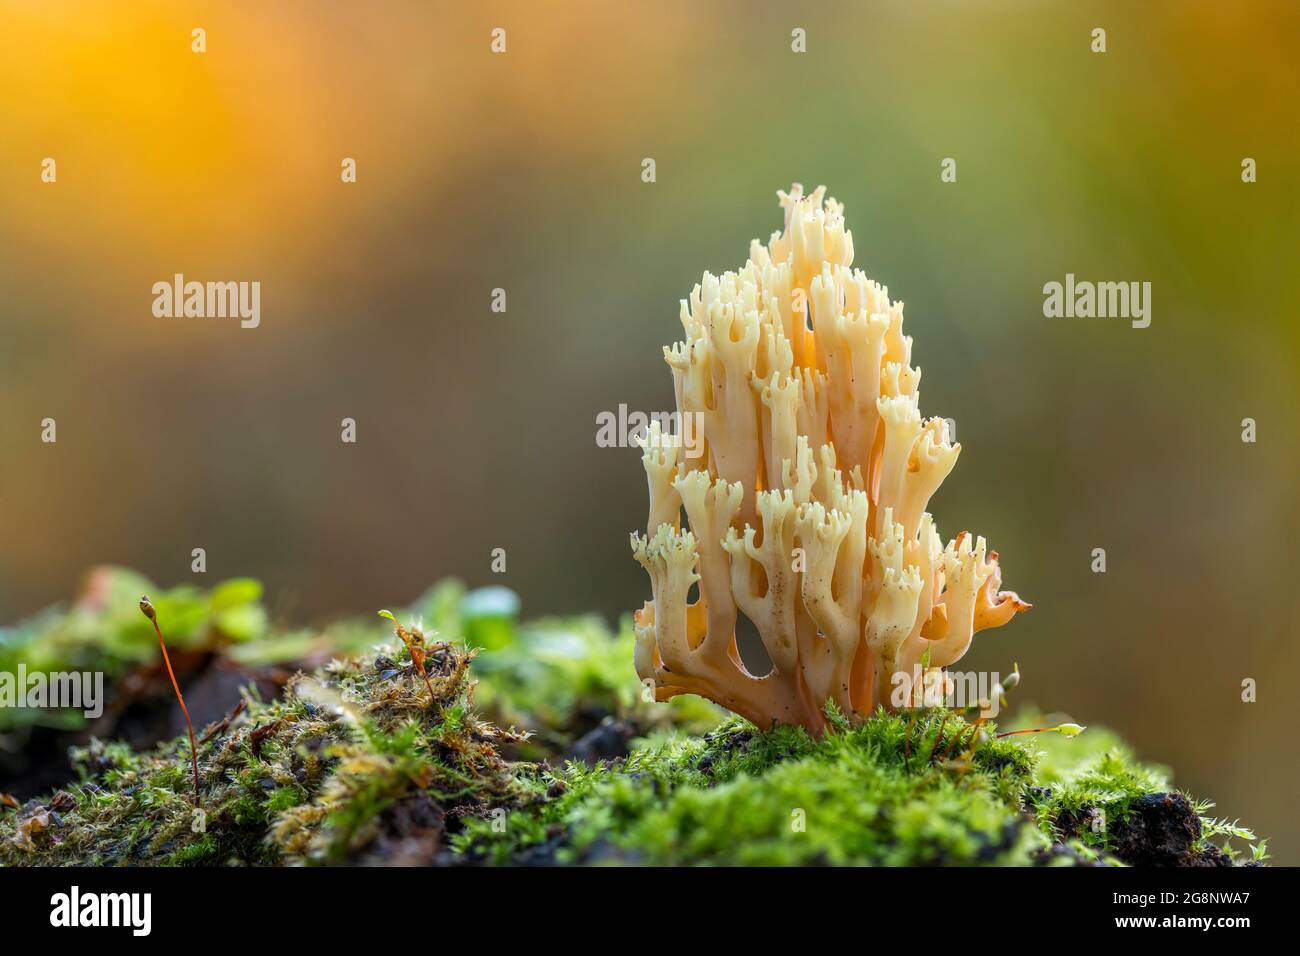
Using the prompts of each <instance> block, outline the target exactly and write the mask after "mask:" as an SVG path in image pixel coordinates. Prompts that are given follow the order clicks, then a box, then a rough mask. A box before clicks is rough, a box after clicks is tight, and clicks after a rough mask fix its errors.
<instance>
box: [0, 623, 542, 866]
mask: <svg viewBox="0 0 1300 956" xmlns="http://www.w3.org/2000/svg"><path fill="white" fill-rule="evenodd" d="M423 650H424V657H423V663H424V667H425V671H426V673H425V675H423V676H422V675H420V674H419V673H417V668H416V667H415V666H414V664H413V662H412V661H411V658H410V653H409V649H408V647H407V646H406V645H403V644H394V645H389V646H387V647H381V648H379V649H378V651H377V653H376V655H375V656H374V657H373V658H371V659H367V660H362V659H351V660H347V661H335V662H332V663H331V664H330V665H328V666H327V667H325V668H322V669H320V670H319V671H317V672H316V673H315V674H314V675H313V676H311V677H306V676H302V675H299V676H298V677H296V678H295V679H293V680H292V681H290V683H289V685H288V686H287V687H286V689H285V693H284V695H283V697H282V699H281V700H278V701H276V702H273V703H269V704H265V703H261V702H259V701H256V700H252V699H248V698H246V699H245V701H244V702H243V703H242V704H241V705H240V706H239V707H238V708H236V709H235V711H233V712H232V713H231V714H230V715H229V716H228V718H227V719H223V721H221V722H218V723H217V724H214V725H213V726H212V727H209V728H207V729H206V730H205V731H204V732H203V734H202V735H201V737H200V740H201V743H200V746H199V775H200V786H199V793H200V800H201V811H200V812H199V813H196V808H195V805H194V795H193V791H192V780H191V777H190V763H189V745H188V743H187V742H186V741H185V739H184V738H178V739H177V740H175V741H171V742H169V743H166V744H164V745H162V746H160V747H158V748H155V749H153V750H151V751H148V752H145V753H142V754H135V753H132V752H131V750H130V749H129V748H128V747H126V746H124V745H121V744H105V743H102V742H99V741H94V742H92V744H91V745H90V746H89V747H86V748H82V749H80V750H78V751H77V752H76V753H74V765H75V766H76V767H77V768H78V771H79V773H80V775H81V780H80V782H79V783H78V784H77V785H75V786H72V787H69V788H68V789H65V790H61V791H59V792H58V793H56V794H55V795H54V796H53V797H51V798H50V799H48V800H44V801H42V800H33V801H29V802H28V803H27V804H25V805H24V806H21V807H19V808H16V809H15V810H13V811H12V812H9V813H6V814H5V816H4V818H3V819H0V863H4V864H7V865H22V864H40V865H59V864H79V865H122V864H132V865H141V864H146V865H147V864H163V865H167V864H268V863H270V864H273V863H303V862H320V863H341V862H367V861H370V860H374V861H378V862H386V863H389V862H413V863H433V862H436V861H437V860H438V857H439V854H441V853H443V852H444V847H445V840H444V833H445V831H447V830H448V829H450V828H453V826H454V824H453V822H452V821H453V820H455V819H458V818H460V817H462V816H465V815H469V814H475V813H484V812H487V811H488V809H489V808H496V809H503V808H511V807H514V806H516V805H520V804H522V803H523V802H526V801H529V800H534V799H536V798H537V797H538V796H539V794H541V793H542V792H543V791H544V789H545V787H546V786H547V783H546V782H544V781H543V780H542V778H541V774H540V768H539V767H538V766H537V765H523V766H521V765H516V764H511V763H509V762H507V761H506V760H505V759H503V758H502V756H501V755H500V752H499V748H500V747H501V746H503V745H505V744H512V743H517V742H519V741H521V740H523V739H524V737H525V735H524V734H521V733H517V732H514V731H507V730H501V729H499V728H498V727H496V726H495V725H493V724H491V723H487V722H485V721H482V720H480V719H479V718H478V717H477V716H476V715H475V713H474V711H473V708H472V706H471V703H470V697H471V693H472V690H473V684H472V682H471V681H470V680H469V678H468V670H469V662H470V660H471V658H472V657H473V654H472V653H471V652H466V651H465V650H464V649H462V648H458V647H456V646H453V645H450V644H442V643H433V644H429V645H427V646H425V647H423ZM425 677H427V678H428V681H427V683H426V681H425ZM430 691H432V696H430Z"/></svg>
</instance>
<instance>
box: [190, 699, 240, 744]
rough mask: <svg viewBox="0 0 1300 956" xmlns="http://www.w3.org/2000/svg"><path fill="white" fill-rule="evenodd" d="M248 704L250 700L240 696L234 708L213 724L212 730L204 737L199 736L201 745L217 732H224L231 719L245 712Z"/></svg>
mask: <svg viewBox="0 0 1300 956" xmlns="http://www.w3.org/2000/svg"><path fill="white" fill-rule="evenodd" d="M247 705H248V701H246V700H244V699H243V698H240V701H239V703H238V704H236V705H235V708H234V710H232V711H231V712H230V713H228V714H226V716H224V717H222V718H221V720H219V721H217V723H216V724H214V725H213V727H212V729H211V730H209V731H208V732H207V733H206V734H204V735H203V736H202V737H200V738H199V746H200V747H202V746H203V745H204V744H206V743H207V742H208V741H209V740H211V739H212V738H213V737H215V736H216V735H217V734H219V733H222V732H223V731H224V730H225V729H226V728H227V727H229V726H230V723H231V721H233V720H234V719H235V718H236V717H238V716H239V715H240V714H242V713H243V712H244V708H245V707H246V706H247Z"/></svg>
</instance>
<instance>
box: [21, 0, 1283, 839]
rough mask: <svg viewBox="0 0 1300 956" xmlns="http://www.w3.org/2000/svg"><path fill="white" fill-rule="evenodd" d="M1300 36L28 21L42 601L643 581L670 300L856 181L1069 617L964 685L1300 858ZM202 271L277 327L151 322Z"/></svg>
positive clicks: (1078, 8)
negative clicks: (1091, 743) (111, 595)
mask: <svg viewBox="0 0 1300 956" xmlns="http://www.w3.org/2000/svg"><path fill="white" fill-rule="evenodd" d="M195 27H202V28H204V29H205V30H206V32H207V52H206V53H205V54H202V55H197V54H194V53H192V52H191V50H190V42H191V41H190V31H191V30H192V29H193V28H195ZM494 27H503V28H505V30H506V31H507V52H506V53H505V54H504V55H494V54H493V53H492V52H491V51H490V48H489V43H490V36H489V34H490V31H491V30H492V28H494ZM796 27H798V28H802V29H804V30H806V33H807V48H808V52H807V53H806V54H801V55H800V54H795V53H792V52H791V30H793V29H794V28H796ZM1095 27H1103V28H1105V30H1106V31H1107V52H1106V53H1105V54H1094V53H1092V52H1091V51H1090V43H1091V37H1090V33H1091V31H1092V29H1093V28H1095ZM1298 63H1300V8H1298V7H1296V6H1295V5H1294V4H1291V3H1285V2H1278V3H1251V4H1241V5H1237V4H1223V3H1220V2H1201V3H1196V2H1177V3H1175V2H1166V3H1159V2H1151V3H1144V4H1132V3H1125V2H1115V3H1072V4H1069V5H1068V6H1067V5H1065V4H1059V3H1030V2H1011V0H1007V2H1000V3H992V4H979V5H973V4H968V3H957V2H953V3H923V2H918V3H907V4H903V3H896V2H888V3H853V4H838V3H816V4H808V5H807V6H806V7H796V6H794V5H791V4H785V3H754V2H736V3H709V4H698V3H690V2H680V3H674V2H659V3H655V4H653V5H651V4H632V3H612V2H606V3H559V2H555V3H547V4H538V3H491V4H481V5H480V4H474V5H466V4H463V3H445V4H444V3H432V2H424V3H410V4H406V3H370V4H352V3H341V2H340V3H323V2H305V0H304V2H297V3H295V2H279V3H275V4H263V3H254V2H239V0H222V2H220V3H217V2H213V3H178V2H166V3H162V2H159V3H149V2H133V3H131V4H104V3H71V2H69V3H60V2H50V3H42V4H32V3H27V2H18V0H14V2H6V0H0V250H3V254H2V255H0V330H2V331H3V338H2V340H0V341H2V342H3V346H2V347H0V395H2V396H3V400H2V401H0V545H2V546H0V623H12V622H14V621H17V620H20V619H23V618H26V617H28V616H30V615H32V614H33V613H35V612H37V611H39V610H40V609H42V608H44V607H46V606H47V605H50V604H52V603H54V602H58V601H62V600H67V599H69V598H71V597H72V596H74V595H75V594H76V593H77V592H78V590H79V588H80V587H81V586H82V580H83V575H84V573H85V572H86V570H87V569H88V568H90V567H92V566H94V565H97V564H101V563H106V562H107V563H113V564H118V565H124V566H128V567H132V568H135V569H138V570H139V571H140V572H142V573H143V574H145V575H147V576H148V577H149V578H151V579H152V580H154V581H157V582H160V583H163V584H166V585H174V584H180V583H185V582H187V581H193V580H194V579H196V578H204V580H202V581H200V582H199V583H202V584H204V585H205V586H206V585H207V583H208V582H207V580H206V578H211V579H212V580H217V579H220V578H224V577H233V576H237V575H248V576H251V577H254V578H258V579H260V580H261V581H262V582H264V585H265V588H266V603H267V606H268V608H269V609H270V613H271V615H272V616H273V618H275V619H276V620H277V621H280V622H284V623H286V624H292V625H310V624H312V623H315V622H321V621H326V620H329V619H331V618H332V617H335V616H337V615H340V614H355V613H358V612H362V611H364V612H366V613H369V612H370V611H372V610H373V609H375V608H379V607H384V606H389V605H396V604H397V603H399V602H402V601H407V600H410V599H412V598H414V597H415V596H416V595H418V594H420V593H421V592H423V591H424V589H425V588H426V587H427V586H428V585H429V584H430V583H431V582H433V581H435V580H437V579H439V578H441V577H444V576H447V575H456V576H459V577H461V578H463V579H465V580H466V581H467V582H469V583H470V584H471V585H484V584H505V585H507V586H508V587H510V588H512V589H513V590H514V591H516V592H517V593H518V594H519V595H520V596H521V597H522V601H523V613H524V616H525V617H528V616H535V615H540V614H551V613H564V614H572V613H578V612H586V611H595V612H598V613H600V614H602V615H604V616H605V617H606V618H608V619H610V620H614V619H616V618H617V617H618V616H619V615H620V614H622V613H624V612H626V611H628V610H630V609H632V608H634V607H639V606H640V604H641V602H642V601H643V600H644V599H645V598H646V597H647V595H648V585H647V583H646V581H645V580H644V575H643V572H642V571H641V569H640V568H639V567H637V565H636V564H635V562H633V560H632V559H631V557H630V554H629V552H628V545H627V532H628V531H629V530H630V529H632V528H635V527H638V526H640V525H641V524H643V522H644V511H645V489H644V477H643V473H642V471H641V466H640V462H639V460H638V456H637V454H636V453H635V452H634V451H631V450H626V449H603V448H598V447H597V446H596V444H595V432H596V416H597V414H599V413H600V412H602V411H616V410H617V409H618V406H619V405H620V403H625V404H626V405H627V406H628V407H629V408H631V409H640V410H645V411H652V410H659V409H667V408H669V407H670V406H671V403H672V388H671V379H670V376H669V373H668V370H667V368H666V367H665V366H664V364H663V361H662V357H661V352H660V349H661V346H663V345H665V344H667V343H669V342H671V341H673V340H675V339H676V338H677V337H678V336H679V334H680V326H679V323H678V319H677V308H678V306H677V302H678V299H679V298H681V297H684V296H685V295H687V294H688V293H689V292H690V290H691V287H692V286H693V284H694V283H695V282H697V281H699V278H700V274H701V273H702V272H703V271H704V270H705V269H708V270H710V271H713V272H715V273H719V272H722V271H724V270H727V269H733V268H736V267H738V266H740V265H741V264H743V262H744V260H745V257H746V253H747V249H748V242H749V240H750V239H751V238H753V237H760V238H762V239H764V240H765V239H766V238H767V236H768V235H769V233H770V232H771V231H772V230H773V229H776V228H779V225H780V212H779V210H778V208H777V205H776V196H775V190H776V189H778V188H788V187H789V185H790V183H791V182H792V181H795V180H797V181H800V182H802V183H804V184H805V186H807V187H808V188H812V187H813V186H816V185H818V184H820V183H825V184H826V185H827V186H828V187H829V190H830V193H831V194H832V195H834V196H836V197H837V198H839V199H840V200H842V201H843V202H845V204H846V206H847V215H848V224H849V226H850V228H851V229H852V231H853V235H854V244H855V248H856V262H855V264H856V265H859V266H861V267H862V268H863V269H865V270H866V271H867V273H868V274H869V275H871V276H872V277H874V278H876V279H878V280H879V281H881V282H882V283H884V284H886V285H888V286H889V288H890V290H891V292H892V294H893V296H894V297H895V298H901V299H902V300H904V301H905V302H906V303H907V315H908V324H907V330H908V331H909V332H910V334H911V335H912V336H913V337H914V338H915V347H914V352H913V355H914V361H915V362H916V363H917V364H919V365H920V366H921V367H922V369H923V370H924V378H923V381H922V410H923V412H924V413H926V414H938V415H943V416H949V417H952V418H953V419H955V421H956V425H957V437H958V439H959V440H960V441H961V443H962V445H963V449H964V451H963V454H962V458H961V462H960V464H959V465H958V468H957V470H956V472H955V473H954V474H953V476H952V477H951V478H950V479H949V480H948V482H947V484H945V486H944V487H943V488H942V489H941V491H940V492H939V494H938V495H937V496H936V498H935V499H934V501H933V502H932V505H931V510H932V511H933V512H934V513H935V515H936V517H937V519H938V522H939V527H940V529H941V531H943V533H944V535H945V537H948V536H950V535H952V534H953V533H955V532H956V531H958V530H960V529H962V528H970V529H972V530H974V531H976V532H978V533H981V534H984V535H986V536H987V537H988V539H989V541H990V545H991V547H994V548H996V549H997V550H998V551H999V552H1001V555H1002V567H1003V570H1004V576H1005V579H1006V584H1007V586H1008V587H1011V588H1014V589H1015V590H1017V591H1019V592H1020V594H1021V595H1023V596H1024V597H1026V598H1027V599H1028V600H1031V601H1033V602H1034V604H1035V609H1034V611H1033V613H1032V614H1030V615H1028V616H1026V617H1022V618H1020V619H1019V620H1017V621H1016V622H1015V624H1014V625H1012V626H1010V627H1008V628H1005V629H1003V630H1000V631H996V632H990V633H988V634H985V635H984V636H983V637H982V638H980V639H979V640H977V641H976V644H975V648H974V650H973V651H972V653H971V655H970V656H969V657H968V658H967V659H966V663H965V664H964V665H963V667H966V666H969V667H970V668H972V669H975V668H978V669H990V670H999V671H1002V672H1004V673H1005V672H1006V671H1009V670H1010V667H1011V663H1012V662H1013V661H1019V662H1020V666H1021V668H1022V670H1023V671H1024V672H1025V680H1024V682H1023V683H1022V692H1021V694H1022V699H1030V700H1033V701H1034V702H1036V703H1037V704H1038V705H1039V706H1041V707H1042V708H1044V709H1045V710H1047V711H1060V712H1064V713H1068V714H1069V715H1071V716H1072V717H1073V718H1074V719H1076V720H1078V721H1079V722H1081V723H1086V724H1090V723H1097V724H1106V725H1109V726H1112V727H1114V728H1115V729H1116V730H1118V731H1119V732H1120V733H1121V734H1123V735H1124V736H1125V737H1127V738H1128V739H1129V740H1130V741H1131V742H1132V743H1133V744H1134V746H1135V748H1136V750H1137V752H1138V753H1139V755H1141V756H1142V757H1144V758H1146V759H1149V760H1154V761H1157V762H1162V763H1165V764H1168V765H1170V766H1172V767H1173V768H1174V769H1175V779H1176V781H1177V782H1178V783H1179V784H1180V785H1181V786H1183V787H1184V788H1186V789H1188V790H1190V791H1191V792H1192V793H1194V794H1196V795H1202V796H1206V795H1208V796H1213V797H1214V798H1215V799H1216V800H1217V801H1218V804H1219V805H1218V808H1217V810H1216V811H1215V812H1216V813H1217V814H1219V815H1226V816H1227V817H1228V818H1229V819H1231V818H1236V817H1240V818H1241V819H1242V821H1243V822H1244V823H1246V824H1248V825H1250V826H1252V827H1254V828H1255V829H1256V830H1258V831H1259V832H1260V833H1261V834H1264V835H1268V836H1270V837H1271V838H1272V839H1271V841H1270V850H1271V852H1272V853H1273V856H1274V860H1275V861H1276V862H1281V863H1290V864H1295V863H1300V819H1298V818H1296V817H1295V815H1294V804H1295V801H1296V798H1297V797H1298V796H1300V769H1298V767H1300V760H1297V746H1296V743H1295V739H1296V731H1295V728H1294V726H1293V723H1294V712H1293V710H1292V709H1291V708H1290V707H1289V706H1288V704H1289V702H1290V700H1291V699H1292V697H1293V695H1294V692H1295V681H1296V680H1297V678H1300V641H1298V640H1297V638H1300V592H1298V591H1297V588H1296V586H1295V581H1296V578H1295V575H1296V563H1295V560H1294V542H1295V540H1296V538H1297V533H1300V507H1298V506H1297V500H1298V495H1297V490H1296V487H1297V484H1296V470H1297V463H1298V462H1300V427H1297V411H1296V409H1297V402H1300V331H1297V329H1298V328H1300V325H1298V324H1297V318H1300V315H1298V307H1300V295H1298V294H1297V285H1296V281H1295V275H1296V255H1297V228H1298V225H1297V224H1298V223H1300V217H1298V214H1300V208H1298V207H1300V201H1298V197H1300V191H1298V190H1297V181H1298V177H1300V160H1298V159H1297V157H1298V156H1300V126H1298V125H1297V123H1296V122H1295V104H1296V102H1297V98H1298V97H1300V67H1298V66H1297V64H1298ZM45 157H53V158H54V159H55V160H56V161H57V174H58V180H57V183H56V184H53V185H50V184H46V183H43V182H42V181H41V178H40V173H41V161H42V159H43V158H45ZM344 157H352V158H355V159H356V161H357V171H358V172H357V179H358V181H357V182H356V183H355V184H351V185H345V184H343V183H341V182H340V163H341V161H342V159H343V158H344ZM646 157H652V158H654V159H655V161H656V165H657V181H656V182H654V183H653V184H647V183H644V182H642V180H641V163H642V160H643V158H646ZM944 157H952V158H955V159H956V160H957V168H958V180H957V182H956V183H954V184H943V183H941V182H940V179H939V166H940V162H941V160H942V159H943V158H944ZM1244 157H1252V158H1254V159H1255V160H1256V161H1257V163H1258V170H1259V172H1258V182H1257V183H1255V184H1250V185H1247V184H1244V183H1243V182H1242V180H1241V162H1242V159H1243V158H1244ZM178 272H180V273H184V274H185V275H186V277H187V278H191V279H197V280H200V281H206V280H249V281H251V280H257V281H260V282H261V285H262V299H261V308H262V318H261V326H260V327H259V328H257V329H241V328H240V327H239V325H238V323H237V322H236V321H234V320H219V319H213V320H202V319H159V318H155V317H154V316H153V315H152V312H151V307H152V302H153V295H152V292H151V286H152V285H153V283H154V282H157V281H167V280H169V279H170V278H171V276H172V275H173V274H174V273H178ZM1067 272H1072V273H1074V274H1075V275H1076V276H1078V277H1079V278H1080V279H1091V280H1116V281H1118V280H1132V281H1149V282H1151V283H1152V316H1153V321H1152V324H1151V326H1150V328H1147V329H1144V330H1136V329H1132V328H1130V327H1129V324H1128V323H1127V322H1126V321H1123V320H1098V319H1092V320H1087V319H1078V320H1069V319H1047V318H1044V316H1043V314H1042V303H1043V294H1042V287H1043V284H1044V283H1045V282H1048V281H1053V280H1054V281H1063V280H1064V277H1065V274H1066V273H1067ZM494 288H504V289H505V290H506V292H507V303H508V306H507V311H506V312H505V313H504V314H498V313H494V312H492V311H491V309H490V304H491V295H492V290H493V289H494ZM46 417H50V418H54V419H55V420H56V421H57V428H58V432H57V434H58V441H57V443H56V444H43V443H42V442H41V440H40V432H41V425H40V423H41V420H42V419H44V418H46ZM345 417H350V418H354V419H355V420H356V422H357V438H358V440H357V442H356V444H344V443H342V442H341V441H340V420H341V419H343V418H345ZM1246 417H1251V418H1254V419H1255V420H1256V421H1257V423H1258V441H1257V442H1256V443H1254V444H1245V443H1243V442H1242V440H1241V431H1242V419H1243V418H1246ZM196 547H202V548H204V549H206V552H207V561H208V574H207V575H206V576H200V575H194V574H192V573H191V570H190V562H191V550H192V549H193V548H196ZM494 548H504V549H505V551H506V555H507V569H506V572H505V573H504V574H493V573H492V572H491V569H490V561H491V552H492V549H494ZM1094 548H1105V550H1106V554H1107V572H1106V573H1105V574H1094V573H1092V571H1091V564H1092V551H1093V549H1094ZM631 673H632V672H631V662H630V660H629V661H628V674H629V677H630V676H631ZM1246 678H1251V679H1254V680H1255V681H1257V682H1258V701H1257V702H1255V703H1243V702H1242V681H1243V680H1244V679H1246Z"/></svg>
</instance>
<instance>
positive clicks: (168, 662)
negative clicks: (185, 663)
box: [140, 594, 203, 807]
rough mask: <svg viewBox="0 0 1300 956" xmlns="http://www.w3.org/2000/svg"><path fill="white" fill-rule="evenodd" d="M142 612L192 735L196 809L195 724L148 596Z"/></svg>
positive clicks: (191, 747)
mask: <svg viewBox="0 0 1300 956" xmlns="http://www.w3.org/2000/svg"><path fill="white" fill-rule="evenodd" d="M140 610H141V611H142V612H143V613H144V616H145V617H147V618H148V619H149V620H150V622H151V623H152V624H153V629H154V633H155V634H157V635H158V646H159V647H160V648H162V657H163V663H164V664H166V665H167V676H168V677H170V678H171V679H172V690H174V691H176V699H177V700H178V701H180V704H181V713H182V714H184V715H185V729H186V730H187V731H189V735H190V762H191V763H192V764H193V765H194V805H195V806H196V807H198V806H202V805H203V804H202V800H201V798H200V797H199V748H198V746H197V745H196V744H195V743H194V724H193V723H192V722H191V721H190V712H189V709H188V708H186V706H185V698H184V697H183V696H181V687H180V684H178V683H176V674H175V673H174V672H173V671H172V662H171V658H169V657H168V656H167V642H166V641H164V640H163V634H162V628H160V627H159V626H158V612H157V611H155V610H154V607H153V602H152V601H150V600H149V595H147V594H146V595H144V596H143V597H142V598H140Z"/></svg>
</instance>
